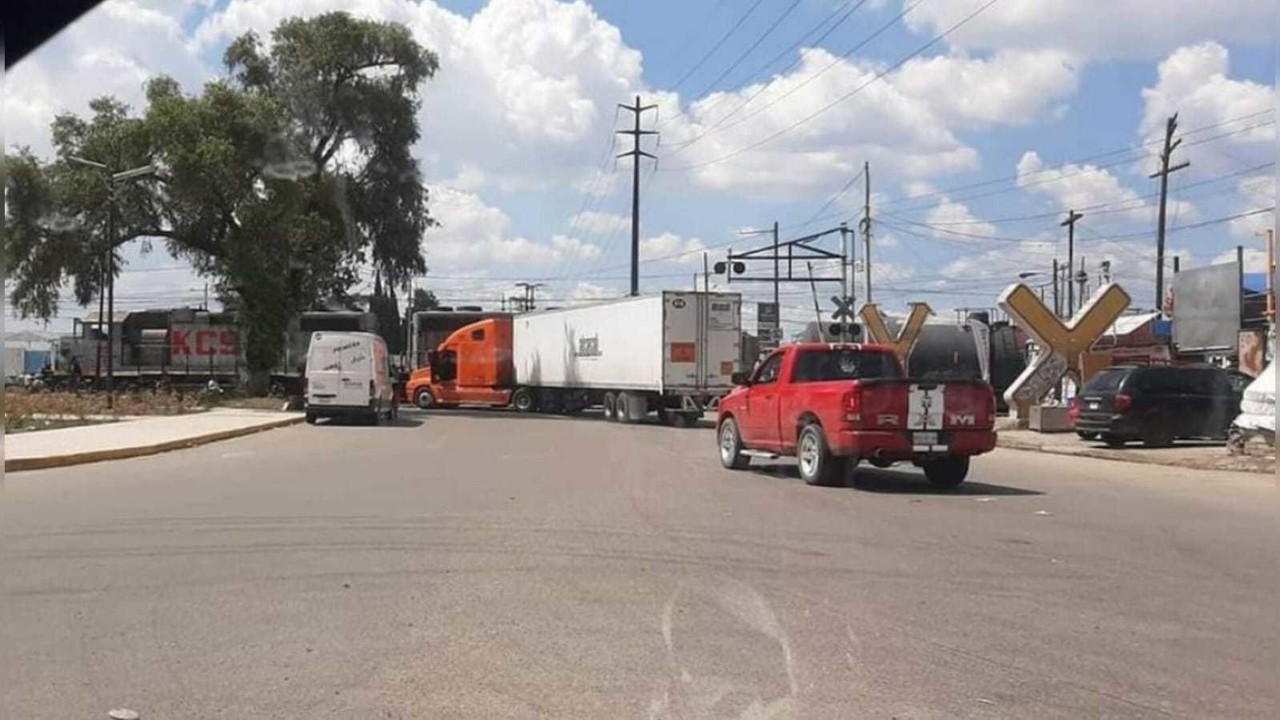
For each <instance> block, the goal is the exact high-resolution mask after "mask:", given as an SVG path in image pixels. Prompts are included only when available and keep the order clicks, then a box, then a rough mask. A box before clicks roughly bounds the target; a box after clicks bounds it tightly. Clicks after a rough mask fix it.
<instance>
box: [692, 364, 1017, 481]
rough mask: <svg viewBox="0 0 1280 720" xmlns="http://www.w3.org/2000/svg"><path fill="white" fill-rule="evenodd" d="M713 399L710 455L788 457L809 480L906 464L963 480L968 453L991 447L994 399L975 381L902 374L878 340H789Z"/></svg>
mask: <svg viewBox="0 0 1280 720" xmlns="http://www.w3.org/2000/svg"><path fill="white" fill-rule="evenodd" d="M734 382H735V384H737V385H738V387H736V388H734V390H733V391H732V392H730V393H729V394H728V395H726V396H725V397H724V399H723V400H721V401H720V408H719V417H718V422H717V425H716V428H717V430H716V438H717V442H718V444H719V448H720V461H721V463H722V464H723V465H724V466H725V467H726V468H731V469H735V470H738V469H742V468H745V467H746V466H747V464H748V463H749V462H750V461H751V458H752V457H766V458H776V457H779V456H783V455H788V456H791V455H794V456H796V458H797V461H798V464H799V466H800V477H801V478H802V479H803V480H804V481H805V482H806V483H808V484H810V485H832V484H838V483H841V482H843V481H844V480H845V478H846V476H851V475H852V472H853V469H854V468H855V467H856V466H857V464H858V463H859V462H860V461H862V460H864V459H865V460H867V461H868V462H870V463H871V464H872V465H875V466H876V467H888V466H890V465H892V464H894V463H895V462H908V461H909V462H911V463H913V464H915V465H918V466H920V467H922V468H924V472H925V475H926V477H928V479H929V481H930V482H932V483H933V484H934V485H937V486H939V487H945V488H952V487H955V486H956V485H959V484H960V483H961V482H964V479H965V476H966V475H968V473H969V458H971V457H973V456H974V455H981V454H982V453H985V452H990V451H991V450H992V449H994V448H995V444H996V433H995V429H994V425H995V414H996V400H995V394H994V393H993V392H992V390H991V386H990V385H988V384H987V383H984V382H982V381H980V380H973V381H970V380H946V381H936V382H935V381H925V380H912V379H909V378H907V377H906V373H904V372H903V369H902V363H900V362H899V361H898V358H897V356H895V355H894V354H893V352H892V350H891V349H890V348H888V347H885V346H882V345H859V344H826V343H799V344H795V345H787V346H784V347H782V348H779V349H778V350H776V351H774V352H773V353H772V354H770V355H769V356H768V357H767V358H765V360H764V361H763V362H762V363H760V364H759V365H758V366H757V367H756V369H755V371H754V372H752V373H751V374H750V375H749V376H748V375H747V374H745V373H741V374H738V375H735V376H734Z"/></svg>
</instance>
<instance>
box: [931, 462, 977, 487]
mask: <svg viewBox="0 0 1280 720" xmlns="http://www.w3.org/2000/svg"><path fill="white" fill-rule="evenodd" d="M968 475H969V458H968V456H965V457H948V458H938V459H936V460H926V461H925V463H924V476H925V477H926V478H928V479H929V482H931V483H933V486H934V487H939V488H944V489H946V490H950V489H951V488H954V487H955V486H957V485H959V484H960V483H962V482H964V479H965V478H966V477H967V476H968Z"/></svg>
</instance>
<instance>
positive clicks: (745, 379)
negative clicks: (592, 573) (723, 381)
mask: <svg viewBox="0 0 1280 720" xmlns="http://www.w3.org/2000/svg"><path fill="white" fill-rule="evenodd" d="M729 381H730V382H732V383H733V384H734V385H750V384H751V374H750V373H745V372H741V371H739V372H736V373H733V374H732V375H730V376H729Z"/></svg>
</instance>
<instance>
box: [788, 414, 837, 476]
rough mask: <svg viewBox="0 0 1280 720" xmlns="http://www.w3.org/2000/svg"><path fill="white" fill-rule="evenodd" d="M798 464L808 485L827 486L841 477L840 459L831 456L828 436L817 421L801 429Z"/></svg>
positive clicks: (797, 442)
mask: <svg viewBox="0 0 1280 720" xmlns="http://www.w3.org/2000/svg"><path fill="white" fill-rule="evenodd" d="M796 464H797V465H799V467H800V479H801V480H804V482H805V484H806V485H818V486H822V487H827V486H831V485H835V484H836V482H837V481H838V480H839V479H840V461H839V460H837V459H836V458H834V457H832V456H831V450H830V449H829V448H828V447H827V436H826V435H824V434H823V432H822V426H821V425H818V424H817V423H812V424H809V425H805V426H804V427H803V428H801V429H800V437H799V439H798V440H797V441H796Z"/></svg>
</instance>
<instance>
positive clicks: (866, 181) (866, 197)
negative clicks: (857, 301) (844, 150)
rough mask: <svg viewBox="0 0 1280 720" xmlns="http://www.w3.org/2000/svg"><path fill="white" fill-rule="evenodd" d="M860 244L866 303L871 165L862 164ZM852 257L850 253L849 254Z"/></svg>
mask: <svg viewBox="0 0 1280 720" xmlns="http://www.w3.org/2000/svg"><path fill="white" fill-rule="evenodd" d="M862 185H863V192H862V227H861V230H862V242H863V245H864V248H863V249H864V250H865V252H864V253H863V254H864V255H866V258H867V259H866V260H864V261H863V262H864V263H865V265H864V266H863V270H864V272H865V275H866V278H867V302H871V163H870V162H864V163H862ZM850 256H852V253H850Z"/></svg>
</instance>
